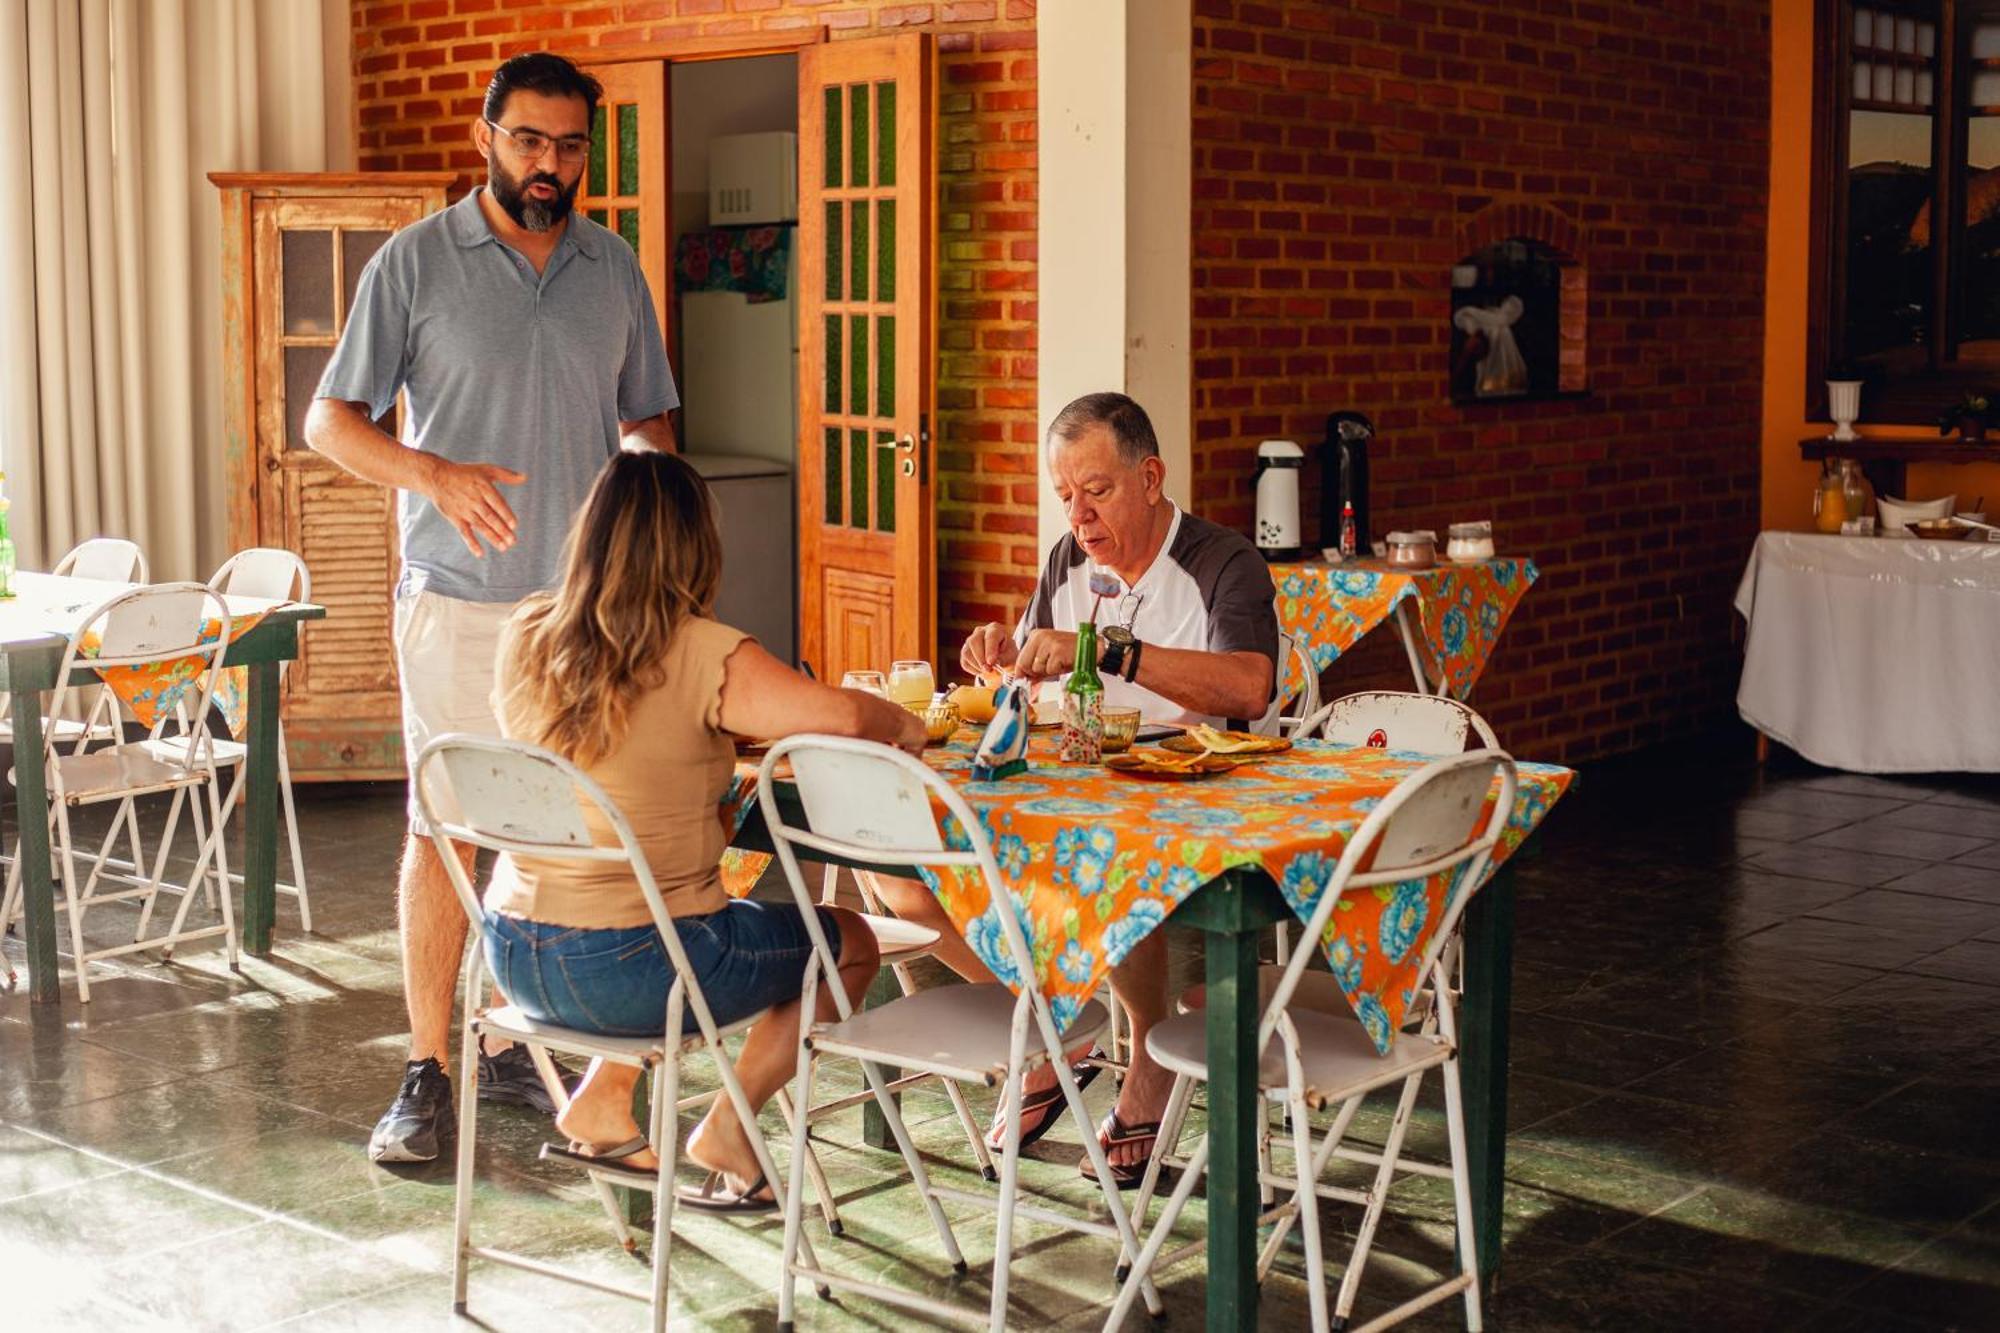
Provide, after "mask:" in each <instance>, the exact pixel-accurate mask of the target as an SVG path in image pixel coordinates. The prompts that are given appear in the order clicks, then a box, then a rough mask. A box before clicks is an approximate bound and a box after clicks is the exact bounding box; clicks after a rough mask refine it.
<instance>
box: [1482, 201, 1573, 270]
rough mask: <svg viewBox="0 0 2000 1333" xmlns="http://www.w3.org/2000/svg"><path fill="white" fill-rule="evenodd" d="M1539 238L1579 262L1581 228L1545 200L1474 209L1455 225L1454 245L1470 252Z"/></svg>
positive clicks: (1570, 261)
mask: <svg viewBox="0 0 2000 1333" xmlns="http://www.w3.org/2000/svg"><path fill="white" fill-rule="evenodd" d="M1513 240H1527V241H1540V242H1541V243H1542V244H1543V245H1546V246H1547V247H1549V249H1551V250H1554V251H1555V252H1556V253H1557V254H1559V255H1560V256H1562V259H1563V262H1564V263H1566V264H1576V265H1579V266H1581V265H1583V264H1584V263H1585V262H1586V260H1585V254H1584V240H1585V238H1584V234H1583V228H1581V227H1580V226H1578V225H1577V224H1576V223H1575V222H1574V221H1572V220H1571V219H1570V218H1569V217H1568V215H1566V214H1564V213H1562V212H1559V211H1558V210H1556V209H1554V208H1551V207H1549V206H1548V205H1547V204H1532V203H1527V202H1522V201H1517V202H1511V203H1492V204H1488V205H1487V206H1486V207H1484V208H1482V209H1480V210H1479V211H1478V212H1477V213H1474V214H1473V215H1472V216H1471V217H1469V218H1467V219H1466V220H1465V221H1464V222H1462V223H1460V224H1459V227H1458V248H1459V252H1460V253H1461V254H1468V255H1469V254H1471V253H1472V252H1473V251H1475V250H1483V249H1485V248H1486V247H1487V246H1489V245H1497V244H1499V243H1500V242H1501V241H1513Z"/></svg>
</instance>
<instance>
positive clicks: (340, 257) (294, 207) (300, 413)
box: [210, 173, 454, 781]
mask: <svg viewBox="0 0 2000 1333" xmlns="http://www.w3.org/2000/svg"><path fill="white" fill-rule="evenodd" d="M210 179H212V180H214V181H215V183H216V184H217V185H219V186H221V187H222V191H223V200H222V202H223V235H224V244H223V252H224V253H223V262H224V327H225V334H226V337H227V340H228V346H227V348H226V349H225V351H226V356H225V364H226V366H227V367H228V369H227V370H226V372H225V374H226V378H225V385H224V392H225V398H226V400H227V415H228V431H227V438H226V440H225V453H226V455H227V462H228V467H229V475H230V478H231V481H232V485H231V506H230V536H231V541H232V543H233V545H234V546H235V547H236V548H237V549H239V550H240V549H242V548H244V547H247V546H279V547H283V548H285V549H286V550H290V551H295V552H297V553H298V554H299V555H300V556H302V557H304V559H305V562H306V567H307V569H308V570H310V571H311V573H312V600H313V601H314V602H317V603H319V604H320V605H321V606H324V607H325V608H326V612H327V614H326V619H325V620H323V621H320V622H317V623H314V624H312V625H310V626H309V627H307V629H306V630H305V632H304V633H303V634H302V636H301V640H300V648H299V656H298V660H297V661H296V662H295V663H293V665H292V668H291V670H290V672H289V673H288V674H287V677H286V681H285V697H284V703H283V716H284V721H285V737H286V741H287V743H288V745H289V748H290V758H291V767H292V776H293V778H294V779H295V780H306V781H312V780H320V781H327V780H341V779H359V778H394V777H398V776H400V775H401V774H402V772H403V754H402V709H401V703H400V699H399V696H398V690H397V678H396V657H395V647H394V642H393V632H392V621H393V602H392V594H393V590H394V587H395V583H396V577H397V573H398V565H399V559H400V551H399V549H398V542H397V536H396V497H395V493H394V492H393V491H390V490H386V489H384V488H382V487H379V486H374V485H371V484H369V483H367V482H363V481H359V480H356V479H355V478H354V477H352V476H350V475H349V474H348V473H347V472H345V471H343V470H342V469H341V468H339V467H337V466H335V465H334V464H333V463H331V462H328V461H327V460H326V459H325V458H323V457H321V456H320V455H319V454H318V453H315V452H314V451H313V450H312V449H311V448H309V447H308V446H307V444H306V442H305V437H304V425H305V415H306V410H307V409H308V408H309V407H310V406H311V405H312V397H313V391H314V390H315V389H316V388H317V387H318V385H319V379H320V376H321V374H322V373H323V372H324V371H325V369H326V365H327V362H328V361H330V360H331V359H332V356H333V351H334V348H335V347H336V346H337V345H338V343H339V341H340V336H341V333H342V332H343V331H344V330H345V329H346V326H347V316H348V310H349V308H350V307H351V306H352V305H353V302H354V295H355V289H356V287H357V285H358V284H359V282H360V278H361V273H362V270H363V268H365V267H366V265H367V263H368V260H369V259H370V258H371V257H372V256H373V255H374V254H375V252H376V251H377V250H379V249H381V247H382V245H383V244H384V243H385V242H386V241H387V240H388V239H389V237H390V235H391V234H392V233H394V232H395V231H396V230H398V229H399V228H401V227H405V226H408V225H409V224H410V223H412V222H415V221H417V220H419V219H420V218H422V217H424V216H425V215H427V214H429V213H432V212H435V211H436V210H437V209H439V208H441V207H443V205H444V198H445V189H446V186H447V185H448V183H449V182H451V181H452V180H453V179H454V178H453V177H452V176H450V175H438V174H429V173H427V174H425V175H421V176H420V175H416V174H414V173H410V174H397V175H389V174H363V175H245V176H220V175H218V176H214V177H211V178H210ZM400 417H401V406H400V404H399V405H397V406H396V407H392V408H391V409H390V411H389V413H388V414H387V415H386V416H385V417H384V418H383V419H382V420H381V421H380V422H379V423H378V424H379V425H380V426H381V427H382V429H383V430H385V431H387V432H388V433H390V434H391V435H395V434H397V433H398V428H399V426H400Z"/></svg>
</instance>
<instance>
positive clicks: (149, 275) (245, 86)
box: [0, 0, 353, 579]
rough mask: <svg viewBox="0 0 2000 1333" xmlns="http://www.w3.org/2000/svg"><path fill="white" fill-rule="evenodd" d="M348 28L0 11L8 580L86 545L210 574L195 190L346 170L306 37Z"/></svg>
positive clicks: (333, 4)
mask: <svg viewBox="0 0 2000 1333" xmlns="http://www.w3.org/2000/svg"><path fill="white" fill-rule="evenodd" d="M329 11H333V12H329ZM345 16H346V5H345V4H344V3H343V0H6V2H5V3H0V135H4V136H7V137H6V138H5V139H4V140H0V141H5V142H11V143H15V144H25V145H26V146H27V149H28V151H27V153H26V154H25V169H24V170H23V171H22V172H21V173H20V175H19V176H18V177H16V178H15V179H14V180H13V181H12V182H11V185H12V190H11V192H10V193H11V195H12V198H11V199H6V200H4V201H0V207H5V206H6V205H7V204H8V203H11V204H12V205H13V210H14V214H15V215H14V217H13V218H12V219H10V222H9V224H8V225H0V284H4V285H0V466H4V468H5V470H6V472H7V492H8V495H9V496H10V497H11V499H12V500H13V508H12V515H11V516H12V519H13V528H14V538H15V542H16V545H17V547H18V548H19V552H20V555H19V559H20V563H21V565H22V566H23V567H24V568H47V567H48V566H49V565H50V564H52V563H53V562H54V561H55V559H56V558H57V557H58V556H60V555H61V554H62V553H63V552H64V551H65V550H67V549H69V547H70V546H72V545H74V544H75V543H76V542H78V541H80V540H82V539H84V538H86V537H91V536H96V535H100V534H103V535H112V536H122V537H130V538H131V539H133V540H134V541H137V542H138V543H139V544H140V545H141V547H143V548H144V549H145V551H146V554H147V557H148V559H149V560H150V562H151V564H152V569H153V576H154V577H155V578H161V579H172V578H198V577H205V576H206V575H207V574H208V572H209V571H210V570H212V569H213V568H214V567H215V565H216V564H218V563H219V562H220V561H221V559H222V558H223V557H224V556H225V555H227V553H228V532H227V530H226V527H225V523H224V518H223V514H224V498H225V497H224V496H223V494H222V490H221V486H222V477H221V473H222V460H221V439H222V411H221V385H222V371H221V364H220V357H221V346H222V326H221V285H222V278H221V272H220V258H219V256H220V225H221V224H220V220H219V213H218V207H217V201H216V195H215V190H214V187H212V186H210V185H209V184H208V181H207V179H206V173H208V172H210V171H221V170H237V171H248V170H274V171H277V170H291V171H309V170H320V169H324V168H325V167H327V166H328V165H329V164H330V163H333V164H344V161H345V159H346V154H347V151H348V150H347V149H346V147H345V146H346V145H347V144H349V143H351V142H352V137H353V136H352V134H351V127H350V126H349V125H348V124H347V123H346V115H347V112H346V108H348V107H350V106H351V99H350V98H349V97H348V86H347V73H346V65H347V59H346V47H345V43H344V41H342V42H339V43H338V46H337V49H334V50H329V49H328V48H329V46H330V45H332V44H330V43H327V42H326V41H324V40H323V38H324V36H325V35H327V34H329V33H331V34H334V35H336V36H344V34H345V31H346V29H345ZM329 88H332V89H333V90H335V91H336V92H337V93H338V94H339V95H338V96H337V97H334V98H332V99H329V97H328V96H327V93H328V90H329ZM330 146H331V147H333V148H334V149H336V150H338V151H337V152H336V153H334V154H330V153H329V147H330Z"/></svg>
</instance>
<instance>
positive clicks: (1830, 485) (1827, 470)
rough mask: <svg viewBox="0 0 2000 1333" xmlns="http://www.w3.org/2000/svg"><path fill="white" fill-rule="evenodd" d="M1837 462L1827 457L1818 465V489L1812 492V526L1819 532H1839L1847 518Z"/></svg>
mask: <svg viewBox="0 0 2000 1333" xmlns="http://www.w3.org/2000/svg"><path fill="white" fill-rule="evenodd" d="M1839 462H1840V460H1839V459H1836V458H1828V459H1824V460H1822V461H1821V463H1820V465H1819V489H1818V490H1817V491H1814V492H1813V526H1814V527H1815V528H1817V529H1819V531H1821V532H1839V531H1840V525H1841V524H1842V523H1845V522H1846V521H1847V518H1848V513H1847V496H1846V494H1845V492H1844V491H1843V490H1842V489H1841V476H1840V467H1839Z"/></svg>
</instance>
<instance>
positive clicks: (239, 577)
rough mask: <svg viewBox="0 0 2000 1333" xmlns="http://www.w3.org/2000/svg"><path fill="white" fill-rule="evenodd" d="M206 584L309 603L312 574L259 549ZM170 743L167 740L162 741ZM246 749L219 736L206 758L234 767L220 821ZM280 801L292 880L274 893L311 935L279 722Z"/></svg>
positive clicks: (236, 558) (293, 559)
mask: <svg viewBox="0 0 2000 1333" xmlns="http://www.w3.org/2000/svg"><path fill="white" fill-rule="evenodd" d="M208 586H209V587H211V588H213V589H215V590H216V591H217V592H220V593H223V594H224V595H226V596H230V597H257V598H261V599H263V600H265V601H271V602H287V601H300V602H307V601H311V600H312V574H311V573H310V572H309V571H308V570H307V569H306V562H305V561H304V560H302V559H300V558H299V556H297V555H296V554H294V553H293V552H291V551H286V550H282V549H280V548H278V547H270V546H257V547H252V548H250V549H249V550H244V551H238V552H237V553H236V554H235V555H232V556H230V557H229V559H227V560H225V561H223V562H222V565H221V567H220V568H218V569H217V570H216V571H215V573H214V574H213V575H211V576H210V577H209V580H208ZM291 668H292V664H291V662H290V661H289V660H287V661H285V662H282V663H280V664H279V667H278V679H279V681H280V682H282V681H283V680H284V678H285V677H286V676H287V675H289V674H290V672H291ZM163 739H166V740H169V741H170V740H171V738H163ZM249 754H250V747H249V746H248V745H247V744H245V743H244V742H242V741H239V740H234V739H231V738H229V737H223V738H221V739H218V740H214V741H212V743H211V744H210V747H209V757H210V760H211V762H212V763H213V764H214V766H215V767H216V768H217V769H224V768H228V769H234V770H235V775H234V777H233V778H232V779H231V781H230V784H229V794H228V795H227V796H225V797H223V799H222V817H223V819H224V820H225V821H226V820H227V819H228V818H229V817H230V815H231V814H232V813H234V812H235V810H236V803H237V801H238V800H239V799H241V797H242V795H243V782H244V778H245V777H246V776H247V775H248V773H249V768H250V765H249V764H248V762H247V760H248V758H249ZM278 799H279V801H280V803H281V804H282V805H283V807H284V812H285V836H286V839H287V840H288V842H289V844H290V848H291V853H292V877H293V882H292V883H290V884H287V883H285V882H284V881H283V880H279V881H278V884H277V889H278V892H280V893H289V894H291V895H292V896H293V897H295V898H297V899H298V900H299V928H300V929H301V930H305V931H310V930H311V929H312V928H313V926H312V900H311V899H310V898H308V897H307V896H306V862H305V853H304V852H303V851H301V850H300V847H299V813H298V809H297V807H296V805H295V804H294V803H293V800H292V761H291V757H290V755H289V754H288V753H287V747H286V745H285V724H284V722H283V721H282V720H281V721H280V722H279V723H278ZM229 878H230V879H231V881H233V882H235V883H238V884H240V883H242V882H243V876H242V875H241V874H240V873H237V872H234V871H232V872H230V875H229Z"/></svg>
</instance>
